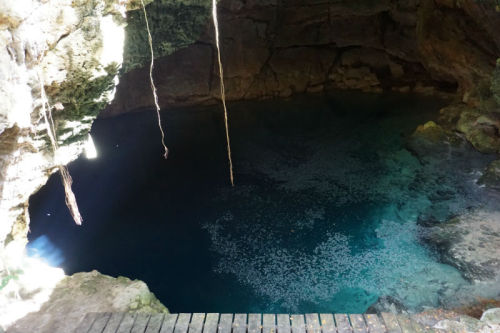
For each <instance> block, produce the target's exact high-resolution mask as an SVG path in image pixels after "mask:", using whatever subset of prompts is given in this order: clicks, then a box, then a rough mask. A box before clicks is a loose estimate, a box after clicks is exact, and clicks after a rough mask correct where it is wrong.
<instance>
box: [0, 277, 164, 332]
mask: <svg viewBox="0 0 500 333" xmlns="http://www.w3.org/2000/svg"><path fill="white" fill-rule="evenodd" d="M89 312H145V313H162V312H165V313H166V312H168V310H167V308H165V306H163V305H162V304H161V303H160V302H159V301H158V299H156V297H155V295H154V294H153V293H151V292H150V291H149V289H148V287H147V286H146V284H145V283H144V282H142V281H138V280H135V281H132V280H130V279H128V278H124V277H118V278H113V277H110V276H107V275H103V274H100V273H99V272H97V271H92V272H89V273H76V274H74V275H72V276H69V277H66V278H65V279H63V280H62V281H61V282H59V283H58V284H57V285H56V287H55V289H54V291H53V292H52V294H51V296H50V299H49V300H48V301H47V302H46V303H45V304H44V305H43V306H42V308H41V309H40V311H38V312H35V313H32V314H29V315H27V316H26V317H24V318H22V319H21V320H18V321H17V322H16V323H15V324H14V325H12V326H11V327H10V328H9V332H12V333H16V332H19V333H21V332H22V333H25V332H39V333H45V332H46V333H58V332H60V333H67V332H73V331H74V329H75V328H76V327H77V326H78V324H79V323H80V321H81V320H82V319H83V317H84V316H85V314H87V313H89Z"/></svg>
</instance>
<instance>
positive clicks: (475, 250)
mask: <svg viewBox="0 0 500 333" xmlns="http://www.w3.org/2000/svg"><path fill="white" fill-rule="evenodd" d="M424 239H425V240H426V241H427V242H428V243H429V244H431V245H432V246H434V247H436V248H437V249H438V252H439V254H440V256H441V259H442V260H443V261H444V262H446V263H448V264H450V265H452V266H455V267H457V268H458V269H459V270H460V271H461V272H462V274H463V275H464V276H465V277H466V278H468V279H470V280H482V281H487V280H496V279H499V278H500V212H498V211H490V210H486V209H478V210H475V211H472V212H468V213H465V214H463V215H461V216H458V217H456V218H453V219H451V220H449V221H448V222H446V223H442V224H439V225H436V226H434V227H432V228H429V230H428V232H427V233H426V235H425V236H424Z"/></svg>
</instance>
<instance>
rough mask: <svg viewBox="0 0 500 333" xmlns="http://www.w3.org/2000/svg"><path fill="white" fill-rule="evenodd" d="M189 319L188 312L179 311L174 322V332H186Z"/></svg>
mask: <svg viewBox="0 0 500 333" xmlns="http://www.w3.org/2000/svg"><path fill="white" fill-rule="evenodd" d="M190 321H191V314H190V313H180V314H179V317H177V322H176V323H175V328H174V333H187V330H188V327H189V322H190Z"/></svg>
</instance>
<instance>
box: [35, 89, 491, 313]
mask: <svg viewBox="0 0 500 333" xmlns="http://www.w3.org/2000/svg"><path fill="white" fill-rule="evenodd" d="M444 105H446V102H444V101H441V100H439V99H434V98H425V97H421V96H420V97H417V96H413V95H398V94H394V95H392V94H380V95H377V94H363V93H347V92H342V93H333V94H331V95H328V96H323V95H322V96H312V97H311V96H309V97H304V96H299V97H294V98H291V99H287V100H268V101H255V102H238V103H233V104H231V105H229V110H230V111H229V112H230V133H231V141H232V150H233V160H234V163H235V166H234V169H235V183H236V185H235V186H234V187H231V186H230V183H229V178H228V165H227V164H228V162H227V159H226V144H225V134H224V123H223V121H222V111H221V108H220V106H207V107H197V108H185V109H175V110H167V111H165V112H164V113H163V120H164V125H165V129H166V136H167V145H168V147H169V148H170V155H169V158H168V159H167V160H164V159H163V156H162V147H161V143H160V136H159V132H158V128H157V124H156V122H155V118H154V111H150V112H140V113H134V114H126V115H123V116H119V117H114V118H103V119H99V120H97V121H96V122H95V123H94V125H93V128H92V136H93V139H94V142H95V145H96V148H97V153H98V157H97V158H96V159H93V160H88V159H86V158H85V157H84V156H83V155H82V157H80V158H79V159H78V160H76V161H75V162H73V163H71V164H70V165H69V169H70V172H71V174H72V176H73V180H74V185H73V188H74V190H75V194H76V197H77V199H78V202H79V205H80V209H81V212H82V215H83V218H84V222H83V225H82V226H77V225H75V224H74V223H73V222H72V219H71V216H70V215H69V213H68V210H67V208H66V206H65V203H64V193H63V187H62V186H61V184H60V177H59V176H58V175H52V177H51V178H50V180H49V182H48V183H47V185H46V186H44V187H43V188H42V189H41V190H40V191H39V192H38V193H36V194H35V195H33V196H32V198H31V199H30V204H29V207H30V216H31V224H30V228H31V232H30V234H29V239H30V244H29V249H30V252H31V253H33V254H34V255H35V254H36V255H40V256H42V257H44V258H46V260H48V261H49V262H50V263H51V264H53V265H58V266H60V267H62V268H64V270H65V272H66V273H67V274H72V273H74V272H80V271H90V270H93V269H97V270H98V271H100V272H101V273H104V274H108V275H112V276H119V275H121V276H127V277H130V278H133V279H141V280H143V281H145V282H146V283H147V284H148V286H149V288H150V289H151V291H152V292H154V293H155V295H156V296H157V297H158V298H159V299H160V301H161V302H162V303H163V304H164V305H165V306H167V307H168V308H169V310H170V311H172V312H231V313H234V312H243V313H248V312H264V313H266V312H270V313H287V312H302V313H304V312H342V313H360V312H364V311H366V310H367V309H369V308H370V306H373V305H374V304H375V303H376V302H377V301H380V300H381V299H386V300H391V302H393V303H394V304H396V305H397V306H399V307H402V308H406V309H410V310H414V311H417V310H422V309H424V308H425V307H437V306H443V307H450V306H453V304H454V302H456V301H457V299H458V298H460V297H461V296H460V295H468V296H471V295H472V296H475V295H480V294H481V290H479V288H478V287H474V286H473V285H472V284H471V283H470V282H468V281H467V280H465V279H464V278H463V277H462V275H461V274H460V272H459V271H458V270H456V269H455V268H454V267H452V266H449V265H446V264H443V263H441V262H440V260H439V254H438V253H437V251H436V250H435V249H432V248H429V247H428V246H427V245H426V244H425V243H424V242H423V241H422V239H421V233H422V228H423V226H422V224H423V222H422V221H425V218H426V217H428V216H432V217H433V218H437V219H440V220H443V221H444V220H446V219H448V218H450V217H451V216H454V215H456V214H459V213H460V212H462V211H464V210H466V209H470V208H471V207H474V206H479V205H482V204H483V203H484V202H483V201H484V200H486V199H485V196H486V194H485V193H483V192H484V189H483V188H481V187H480V186H478V185H476V183H475V181H476V180H477V177H478V172H479V170H482V169H484V167H485V166H486V165H487V164H488V163H489V162H490V161H491V160H492V159H493V158H492V157H491V156H489V155H484V154H480V153H478V152H475V151H474V150H472V149H469V150H467V149H465V150H464V152H463V154H459V155H450V156H446V155H441V156H439V158H437V159H435V160H433V159H432V158H429V159H427V160H426V161H422V160H420V159H419V157H418V156H417V155H416V154H415V152H414V151H413V150H412V149H411V147H410V146H409V144H408V143H409V142H410V141H411V137H412V136H411V135H412V133H413V132H414V130H415V129H416V127H417V126H418V125H420V124H423V123H425V122H427V121H429V120H432V119H436V118H437V117H438V111H439V109H440V107H442V106H444ZM424 224H425V223H424ZM464 297H465V296H464Z"/></svg>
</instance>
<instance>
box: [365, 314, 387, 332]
mask: <svg viewBox="0 0 500 333" xmlns="http://www.w3.org/2000/svg"><path fill="white" fill-rule="evenodd" d="M365 321H366V326H368V332H370V333H384V332H385V327H384V325H382V323H381V322H380V319H379V318H378V316H377V315H376V314H365Z"/></svg>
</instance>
